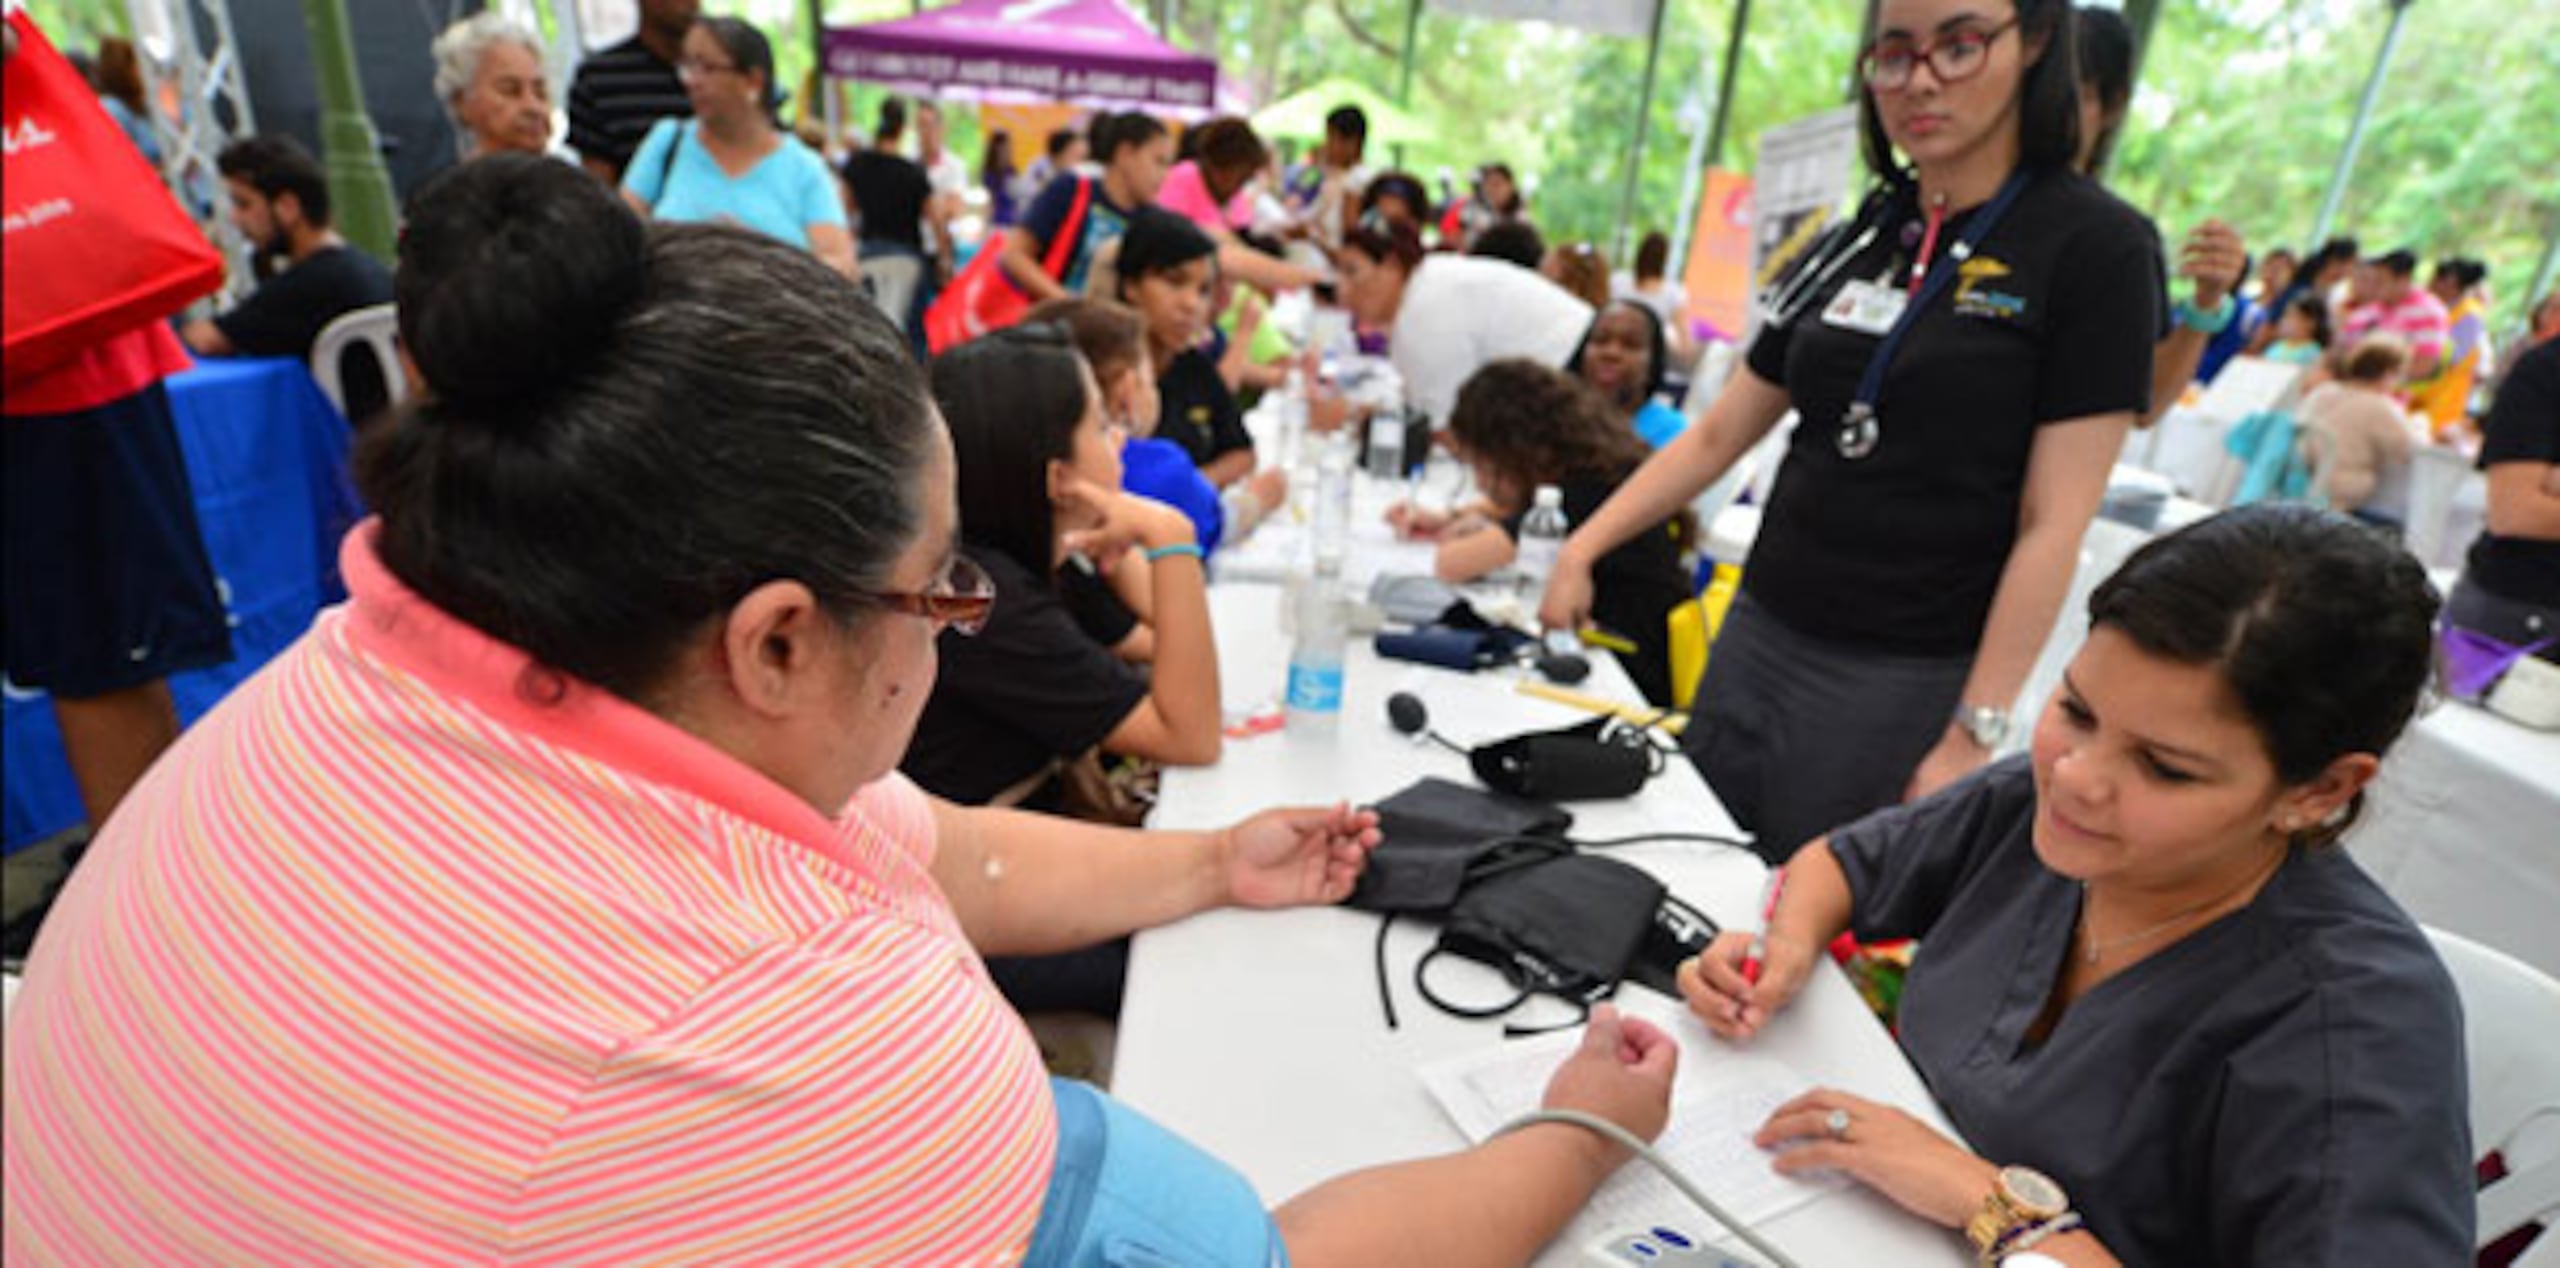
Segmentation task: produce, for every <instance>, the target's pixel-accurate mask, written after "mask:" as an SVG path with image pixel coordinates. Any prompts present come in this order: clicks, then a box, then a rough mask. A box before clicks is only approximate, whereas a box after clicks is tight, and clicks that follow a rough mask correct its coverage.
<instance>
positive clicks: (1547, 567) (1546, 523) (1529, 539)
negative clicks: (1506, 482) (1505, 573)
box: [1512, 484, 1573, 612]
mask: <svg viewBox="0 0 2560 1268" xmlns="http://www.w3.org/2000/svg"><path fill="white" fill-rule="evenodd" d="M1572 528H1573V525H1572V524H1570V523H1568V522H1567V521H1566V520H1565V517H1564V490H1562V489H1559V488H1557V487H1556V486H1554V485H1552V484H1542V485H1539V486H1538V493H1537V496H1536V497H1535V498H1533V499H1532V500H1531V501H1530V503H1529V514H1528V516H1527V517H1526V518H1524V519H1522V520H1521V521H1520V542H1519V546H1518V548H1517V550H1515V551H1514V553H1513V555H1512V566H1513V567H1514V568H1515V569H1516V570H1517V571H1518V573H1519V584H1520V601H1521V604H1522V605H1523V606H1524V607H1526V608H1527V609H1528V610H1529V611H1531V612H1535V611H1537V610H1538V604H1540V603H1541V602H1544V601H1545V599H1546V597H1547V578H1549V577H1552V576H1554V575H1555V572H1556V555H1557V553H1558V552H1560V551H1562V550H1563V549H1564V538H1565V534H1566V533H1568V532H1570V531H1572Z"/></svg>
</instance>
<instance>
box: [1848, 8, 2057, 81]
mask: <svg viewBox="0 0 2560 1268" xmlns="http://www.w3.org/2000/svg"><path fill="white" fill-rule="evenodd" d="M2017 24H2018V19H2016V18H2011V19H2009V20H2008V21H2006V22H2003V23H2001V24H2000V25H1998V26H1993V27H1963V28H1960V29H1957V30H1954V31H1949V32H1947V33H1946V34H1944V35H1941V36H1939V37H1938V38H1936V39H1934V40H1927V41H1921V40H1914V39H1912V38H1910V37H1909V36H1904V35H1888V36H1886V37H1884V38H1883V39H1880V40H1877V41H1876V42H1875V43H1874V44H1872V45H1870V46H1868V48H1867V51H1866V52H1864V53H1860V54H1859V55H1858V76H1859V77H1860V78H1862V79H1864V80H1866V81H1867V86H1868V87H1870V88H1880V89H1884V90H1886V91H1888V92H1890V91H1892V90H1894V89H1898V88H1902V87H1904V86H1906V85H1908V84H1910V82H1911V75H1912V72H1914V71H1916V70H1918V69H1919V68H1920V63H1922V62H1927V63H1928V64H1929V73H1930V74H1932V75H1935V76H1937V77H1938V82H1939V83H1942V84H1953V83H1961V82H1963V81H1965V80H1968V79H1971V78H1973V77H1974V76H1976V75H1979V74H1981V73H1982V68H1983V67H1984V66H1986V65H1989V64H1990V62H1991V57H1990V53H1991V42H1992V41H1993V40H1996V39H1999V38H2000V34H2001V32H2003V31H2006V30H2008V29H2009V28H2010V27H2013V26H2016V25H2017Z"/></svg>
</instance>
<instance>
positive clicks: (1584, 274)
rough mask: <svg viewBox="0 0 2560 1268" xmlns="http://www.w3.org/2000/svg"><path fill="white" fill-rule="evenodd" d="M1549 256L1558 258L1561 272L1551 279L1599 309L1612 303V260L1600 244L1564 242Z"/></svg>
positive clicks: (1558, 271) (1579, 298)
mask: <svg viewBox="0 0 2560 1268" xmlns="http://www.w3.org/2000/svg"><path fill="white" fill-rule="evenodd" d="M1547 259H1548V260H1553V261H1556V272H1557V273H1558V274H1561V276H1558V277H1555V278H1553V279H1551V280H1553V281H1554V282H1555V284H1556V285H1558V286H1561V287H1563V288H1564V289H1565V290H1566V291H1567V292H1569V293H1571V294H1572V296H1573V297H1574V298H1575V299H1578V300H1581V301H1582V302H1583V303H1585V304H1589V305H1590V306H1591V307H1592V308H1593V309H1595V310H1596V309H1599V308H1601V307H1603V306H1605V305H1607V304H1608V302H1609V262H1608V261H1607V260H1605V259H1603V258H1601V256H1600V248H1598V247H1596V246H1593V245H1592V244H1590V243H1588V242H1566V243H1561V244H1559V245H1558V246H1557V247H1556V248H1555V250H1553V251H1551V252H1549V253H1548V254H1547ZM1540 263H1541V264H1544V263H1545V261H1540ZM1541 271H1543V270H1541Z"/></svg>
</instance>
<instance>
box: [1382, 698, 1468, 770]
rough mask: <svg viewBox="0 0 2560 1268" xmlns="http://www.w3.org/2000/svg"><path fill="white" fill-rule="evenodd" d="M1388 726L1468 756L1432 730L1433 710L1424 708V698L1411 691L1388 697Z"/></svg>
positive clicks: (1463, 750) (1401, 732)
mask: <svg viewBox="0 0 2560 1268" xmlns="http://www.w3.org/2000/svg"><path fill="white" fill-rule="evenodd" d="M1387 724H1388V725H1389V726H1392V727H1394V728H1395V729H1396V730H1397V732H1398V733H1400V734H1404V735H1412V736H1419V737H1420V738H1422V739H1426V740H1429V741H1431V742H1432V743H1434V744H1437V745H1439V746H1440V747H1442V748H1445V749H1447V750H1449V751H1450V752H1452V753H1456V754H1458V755H1459V756H1461V757H1463V756H1466V755H1467V750H1466V749H1463V748H1460V747H1459V746H1457V745H1456V744H1453V743H1451V742H1450V741H1449V737H1447V736H1445V735H1442V734H1440V733H1439V732H1438V731H1434V730H1432V729H1431V710H1429V709H1427V708H1425V707H1423V703H1422V697H1420V696H1417V695H1415V694H1413V693H1412V692H1410V691H1399V692H1397V693H1395V694H1394V695H1392V696H1389V697H1387Z"/></svg>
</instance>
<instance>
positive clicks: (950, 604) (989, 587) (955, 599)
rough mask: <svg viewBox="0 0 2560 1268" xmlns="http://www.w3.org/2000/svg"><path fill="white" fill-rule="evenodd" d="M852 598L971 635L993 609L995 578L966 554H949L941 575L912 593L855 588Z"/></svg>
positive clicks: (981, 628)
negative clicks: (949, 557)
mask: <svg viewBox="0 0 2560 1268" xmlns="http://www.w3.org/2000/svg"><path fill="white" fill-rule="evenodd" d="M853 597H854V598H856V599H860V600H862V601H863V602H865V603H874V604H878V605H879V606H881V607H884V608H888V609H889V610H891V611H893V612H904V613H906V614H907V615H909V616H920V617H923V618H924V619H926V620H928V621H931V622H933V623H934V624H936V625H946V626H949V627H951V628H952V629H955V630H958V631H960V632H961V633H962V634H964V635H975V634H976V633H977V632H978V631H980V630H983V629H985V628H987V614H988V613H990V612H993V611H995V607H996V581H995V578H993V577H990V576H988V575H987V573H986V570H985V569H983V568H980V567H979V566H978V565H977V564H975V563H973V562H971V561H970V559H969V557H968V556H967V555H953V556H952V557H951V562H950V563H948V564H945V565H943V568H942V575H941V576H938V577H935V578H934V579H933V580H932V582H930V583H929V584H927V585H926V586H925V588H924V589H923V590H921V591H918V592H916V593H914V594H900V593H897V592H895V591H885V590H858V591H855V592H854V596H853Z"/></svg>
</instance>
